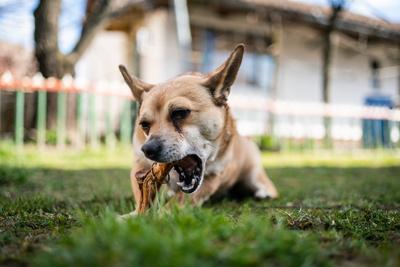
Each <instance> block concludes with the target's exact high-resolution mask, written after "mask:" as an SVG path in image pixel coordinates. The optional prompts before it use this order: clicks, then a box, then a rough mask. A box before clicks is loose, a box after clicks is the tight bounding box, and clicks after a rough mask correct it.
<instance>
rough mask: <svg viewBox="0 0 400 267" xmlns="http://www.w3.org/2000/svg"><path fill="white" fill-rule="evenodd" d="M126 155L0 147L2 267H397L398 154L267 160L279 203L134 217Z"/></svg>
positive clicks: (124, 151) (228, 203)
mask: <svg viewBox="0 0 400 267" xmlns="http://www.w3.org/2000/svg"><path fill="white" fill-rule="evenodd" d="M131 161H132V159H131V157H130V150H129V149H128V148H119V149H118V150H116V151H114V152H109V151H106V150H102V149H100V150H97V151H73V150H67V151H63V152H62V153H61V152H59V151H57V150H53V149H48V150H44V151H41V152H39V151H37V149H36V148H34V147H27V148H25V149H24V150H23V151H15V149H14V147H12V146H10V145H8V146H7V145H4V144H3V145H2V146H0V265H4V266H399V265H400V250H399V247H400V180H399V178H400V177H399V174H400V154H399V153H398V152H393V151H392V152H384V151H371V152H368V151H364V152H360V151H356V152H352V153H333V152H324V151H320V152H313V153H282V154H264V155H263V163H264V165H265V167H266V169H267V171H268V174H269V175H270V176H271V177H272V179H273V180H274V182H275V183H276V185H277V187H278V189H279V190H280V193H281V197H280V198H279V199H278V200H275V201H254V200H251V199H250V200H245V201H241V202H237V201H233V200H229V199H225V200H223V201H222V202H218V203H211V204H207V205H205V206H204V207H202V208H193V207H184V208H183V209H176V208H171V209H169V210H165V209H164V210H159V211H157V210H153V211H152V212H150V213H149V214H147V215H145V216H142V217H139V218H135V219H133V220H129V221H127V222H123V223H121V222H118V221H117V220H115V217H116V214H122V213H127V212H129V211H131V210H132V209H133V205H134V204H133V201H132V197H131V192H130V185H129V178H128V177H129V168H130V164H131Z"/></svg>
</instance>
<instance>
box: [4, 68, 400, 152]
mask: <svg viewBox="0 0 400 267" xmlns="http://www.w3.org/2000/svg"><path fill="white" fill-rule="evenodd" d="M4 91H10V92H12V93H13V94H15V119H14V133H13V139H14V141H15V144H16V145H17V146H22V145H23V144H24V140H25V139H24V136H25V134H24V108H25V104H24V100H25V95H26V94H31V93H34V92H35V93H37V94H35V97H36V127H35V128H36V132H35V136H34V138H32V140H33V141H34V142H36V143H37V144H38V145H39V146H45V145H46V144H48V143H49V140H48V138H47V137H46V136H48V133H49V130H47V127H46V116H47V106H46V103H47V100H46V98H47V94H48V93H49V92H56V93H57V110H56V113H57V114H56V130H55V143H56V145H57V146H58V147H64V146H65V145H66V143H67V142H69V143H71V140H69V139H68V138H67V135H66V132H67V130H68V129H67V126H66V117H67V110H68V109H69V108H70V107H68V106H67V101H66V99H67V95H68V94H75V95H76V112H75V114H76V118H75V119H76V126H77V127H76V129H74V132H75V138H74V141H73V142H72V144H73V145H77V146H83V145H85V144H89V145H90V146H92V147H96V146H97V145H98V144H99V143H100V141H101V140H104V142H105V143H106V144H107V145H108V146H109V147H112V146H114V145H115V143H116V141H117V140H118V141H120V142H122V143H129V142H130V141H131V135H132V125H133V123H132V122H133V119H134V114H135V102H133V101H132V96H131V92H130V90H129V89H128V87H127V86H126V85H125V84H124V83H122V82H112V83H105V82H97V83H89V82H86V81H83V80H73V79H72V77H70V76H66V77H64V78H63V79H62V80H57V79H54V78H49V79H44V78H43V77H42V76H41V75H40V74H37V75H35V76H34V77H32V78H24V79H22V80H16V79H14V78H13V77H12V75H11V74H10V73H9V72H6V73H4V74H3V75H2V76H1V78H0V97H1V92H4ZM99 99H101V100H103V101H102V102H101V103H100V105H99ZM113 100H115V101H114V102H115V103H114V107H113V105H112V103H113ZM1 103H2V102H1V99H0V105H1ZM230 105H231V106H232V109H233V111H234V114H235V115H236V117H237V120H238V126H239V130H240V131H242V132H243V133H245V134H248V135H254V134H256V133H257V134H258V135H260V134H262V135H265V134H268V135H271V136H274V137H277V138H279V139H290V140H303V141H304V140H313V141H317V142H318V141H320V140H322V139H323V138H324V136H325V135H326V130H325V127H324V123H323V120H324V118H330V120H331V129H330V131H331V134H330V136H331V137H332V139H334V140H336V141H347V142H353V143H355V144H357V146H358V147H359V146H360V145H362V144H363V145H364V146H365V147H384V148H389V147H396V146H398V143H399V139H400V133H399V126H400V124H399V123H400V110H397V109H388V108H383V107H366V106H354V105H334V104H322V103H298V102H284V101H271V100H270V99H268V98H256V99H249V98H247V99H246V98H244V97H243V96H235V95H234V94H233V95H232V97H231V98H230ZM99 107H100V109H99ZM0 110H1V109H0ZM256 113H257V114H260V115H261V119H259V121H258V125H257V124H256V123H253V124H252V122H254V120H255V118H256V117H257V116H255V115H254V114H256ZM246 114H247V115H246ZM260 122H261V124H260ZM0 124H1V121H0ZM257 128H258V129H259V130H258V132H257V131H255V129H257ZM249 129H250V131H249ZM116 133H119V134H116Z"/></svg>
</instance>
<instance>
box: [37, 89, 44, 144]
mask: <svg viewBox="0 0 400 267" xmlns="http://www.w3.org/2000/svg"><path fill="white" fill-rule="evenodd" d="M46 98H47V95H46V92H45V91H39V92H38V104H37V122H36V128H37V145H38V146H39V147H43V146H44V145H45V144H46V110H47V104H46Z"/></svg>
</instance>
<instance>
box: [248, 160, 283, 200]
mask: <svg viewBox="0 0 400 267" xmlns="http://www.w3.org/2000/svg"><path fill="white" fill-rule="evenodd" d="M242 182H243V184H244V186H246V188H248V189H250V190H251V191H252V192H253V194H254V197H255V198H258V199H274V198H277V197H278V191H277V190H276V187H275V185H274V184H273V183H272V181H271V180H270V179H269V177H268V176H267V174H266V173H265V171H264V170H263V169H262V167H261V166H260V167H254V168H253V169H251V170H250V171H249V173H248V175H245V177H243V178H242Z"/></svg>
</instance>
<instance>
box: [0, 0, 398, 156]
mask: <svg viewBox="0 0 400 267" xmlns="http://www.w3.org/2000/svg"><path fill="white" fill-rule="evenodd" d="M237 43H244V44H246V54H245V57H244V61H243V64H242V67H241V69H240V72H239V75H238V78H237V81H236V83H235V85H234V86H233V88H232V90H231V96H230V99H229V101H230V104H231V106H232V110H233V113H234V116H235V118H236V119H237V124H238V128H239V131H240V132H241V133H242V134H244V135H247V136H251V137H253V138H254V139H255V140H256V141H257V143H258V144H259V145H260V147H261V148H262V149H265V150H282V149H289V150H290V149H305V150H307V149H319V148H334V149H344V150H352V149H361V148H367V149H371V148H379V149H381V148H384V149H396V148H398V147H399V139H400V132H399V129H400V123H399V121H400V111H399V110H398V109H397V108H398V107H399V94H400V2H399V1H397V0H380V1H378V0H296V1H294V0H291V1H289V0H230V1H229V0H218V1H211V0H210V1H208V0H204V1H200V0H170V1H168V0H160V1H157V0H151V1H150V0H149V1H140V0H74V1H73V0H31V1H27V0H0V47H1V49H0V111H1V113H0V136H1V139H3V140H9V141H12V142H14V143H15V144H16V145H17V146H21V147H22V146H23V145H24V144H37V145H39V146H40V147H43V146H53V145H56V146H57V147H61V148H62V147H66V146H73V147H85V146H90V147H98V146H100V145H101V144H106V146H107V147H109V148H114V147H115V146H116V145H117V144H118V143H120V142H122V143H129V142H131V135H132V131H133V129H132V128H133V122H134V120H135V114H136V108H137V106H136V103H135V102H134V101H132V99H131V95H130V91H129V89H128V88H127V86H126V85H125V84H124V83H123V82H122V78H121V75H120V73H119V70H118V65H119V64H125V65H127V66H128V68H129V69H130V70H131V72H132V73H133V74H134V75H136V76H138V77H140V78H141V79H143V80H145V81H147V82H151V83H157V82H162V81H164V80H166V79H170V78H172V77H174V76H176V75H178V74H180V73H183V72H186V71H200V72H208V71H211V70H212V69H214V68H216V67H217V66H219V65H220V64H221V63H222V62H223V61H224V60H225V58H226V57H227V56H228V55H229V53H230V51H231V50H232V49H233V48H234V47H235V45H236V44H237Z"/></svg>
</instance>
